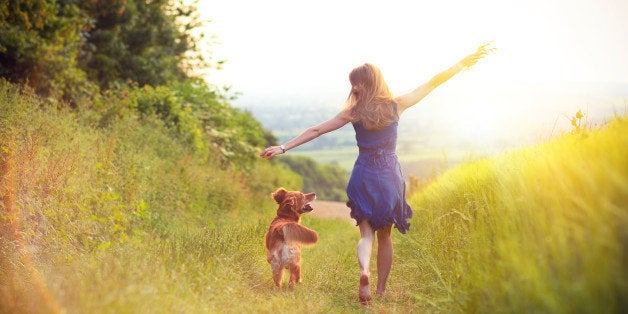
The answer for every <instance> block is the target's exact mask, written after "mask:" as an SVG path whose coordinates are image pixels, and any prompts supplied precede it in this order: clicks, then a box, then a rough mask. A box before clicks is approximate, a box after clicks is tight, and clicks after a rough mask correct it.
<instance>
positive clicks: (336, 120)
mask: <svg viewBox="0 0 628 314" xmlns="http://www.w3.org/2000/svg"><path fill="white" fill-rule="evenodd" d="M349 121H350V118H349V114H348V113H347V112H346V111H341V112H340V113H339V114H337V115H336V116H335V117H333V118H331V119H329V120H327V121H325V122H323V123H321V124H318V125H315V126H312V127H309V128H308V129H307V130H305V131H303V133H301V134H300V135H299V136H297V137H295V138H293V139H291V140H289V141H287V142H286V143H284V144H283V145H280V146H270V147H267V148H266V149H265V150H264V151H263V152H262V153H261V154H260V155H259V156H260V157H262V158H266V159H271V158H273V157H274V156H277V155H279V154H283V153H285V151H288V150H289V149H292V148H295V147H297V146H299V145H301V144H304V143H307V142H309V141H311V140H313V139H315V138H317V137H319V136H321V135H323V134H325V133H328V132H331V131H334V130H337V129H339V128H341V127H343V126H344V125H345V124H347V123H349ZM282 146H283V148H282Z"/></svg>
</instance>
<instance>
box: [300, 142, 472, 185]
mask: <svg viewBox="0 0 628 314" xmlns="http://www.w3.org/2000/svg"><path fill="white" fill-rule="evenodd" d="M290 154H295V155H303V156H308V157H311V158H314V159H315V160H316V161H317V162H319V163H321V164H336V165H339V166H340V167H342V168H343V169H346V170H347V171H351V169H352V168H353V164H354V162H355V159H356V157H357V156H358V149H357V146H351V147H349V146H344V147H340V148H337V149H317V150H295V151H292V152H290ZM397 155H398V156H399V162H400V163H401V167H402V169H403V173H404V176H405V177H406V178H407V177H409V176H416V177H420V178H428V177H433V176H435V175H436V174H438V173H442V172H443V171H445V170H447V169H449V168H451V167H453V166H455V165H457V164H459V163H461V162H465V161H471V160H474V159H477V158H479V157H482V155H477V156H475V155H473V154H471V153H469V152H468V151H465V150H463V149H455V148H454V149H450V150H448V151H444V150H440V151H439V150H435V149H432V150H421V149H419V148H414V149H413V151H408V150H405V151H399V150H398V152H397Z"/></svg>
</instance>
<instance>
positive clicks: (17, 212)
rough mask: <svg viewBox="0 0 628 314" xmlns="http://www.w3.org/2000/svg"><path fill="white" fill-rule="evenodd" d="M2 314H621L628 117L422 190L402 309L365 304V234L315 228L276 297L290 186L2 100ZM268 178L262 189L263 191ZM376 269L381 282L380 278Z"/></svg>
mask: <svg viewBox="0 0 628 314" xmlns="http://www.w3.org/2000/svg"><path fill="white" fill-rule="evenodd" d="M0 97H2V98H0V109H1V110H0V114H2V119H0V126H1V128H0V136H1V137H0V139H1V142H0V144H1V145H0V148H1V152H0V157H1V160H0V161H1V165H2V172H1V177H0V179H1V182H2V184H1V189H0V196H1V199H2V203H1V208H0V209H1V211H0V249H1V250H2V253H3V254H2V255H1V256H0V312H2V313H17V312H20V313H21V312H29V313H31V312H32V313H36V312H44V313H54V312H68V313H170V312H181V313H208V312H209V313H213V312H234V313H235V312H237V313H241V312H256V313H257V312H261V313H267V312H281V313H282V312H302V311H307V312H316V313H320V312H324V313H327V312H341V313H357V312H365V311H367V312H393V313H396V312H399V313H406V312H419V313H443V312H444V313H463V312H464V313H474V312H481V313H494V312H498V313H501V312H506V313H519V312H534V313H573V312H578V313H600V312H602V313H618V312H626V310H627V308H628V305H627V303H626V301H625V299H626V298H625V297H626V295H628V278H627V273H626V270H627V269H628V262H627V259H626V253H625V252H626V248H625V247H626V243H628V233H627V231H626V230H628V228H627V227H628V213H627V210H628V207H627V204H628V162H627V161H628V150H627V149H626V147H628V120H627V119H625V118H621V119H620V118H618V119H616V120H615V121H613V122H611V123H609V124H608V125H607V126H605V127H603V128H602V129H600V130H586V129H585V130H579V131H578V132H577V134H570V135H565V136H562V137H560V138H557V139H555V140H552V141H550V142H547V143H545V144H542V145H538V146H534V147H529V148H526V149H520V150H517V151H513V152H511V153H507V154H503V155H501V156H497V157H494V158H490V159H483V160H479V161H476V162H472V163H465V164H462V165H460V166H458V167H456V168H454V169H452V170H450V171H447V172H446V173H445V174H443V175H441V176H440V177H439V178H437V179H436V180H435V181H434V182H432V183H430V184H429V185H427V186H426V187H424V188H423V189H422V190H420V191H418V192H417V193H415V194H414V195H413V196H412V197H411V198H410V202H411V205H412V206H413V208H414V215H415V216H414V218H413V219H412V220H411V224H412V225H411V230H410V232H409V233H408V234H407V235H401V234H399V233H398V232H396V231H395V232H393V241H394V244H395V257H394V258H395V260H394V263H393V270H392V273H391V276H390V278H389V284H388V294H387V297H386V298H377V297H376V298H375V299H374V301H373V302H372V304H371V305H369V306H368V307H364V306H362V305H360V304H358V302H357V287H358V277H359V271H358V265H357V258H356V255H355V249H356V244H357V241H358V238H359V232H358V229H357V228H356V227H355V226H353V225H352V224H350V223H347V222H346V221H342V220H333V219H316V218H314V217H310V216H307V215H306V216H305V217H304V219H303V224H304V225H306V226H308V227H311V228H313V229H314V230H317V231H318V233H319V237H320V239H319V243H318V244H316V245H315V246H313V247H307V248H304V249H303V261H304V262H303V280H304V281H303V283H301V284H300V285H298V286H297V288H296V289H294V290H290V289H287V288H283V289H277V288H275V287H274V286H273V283H272V279H271V273H270V267H269V265H268V263H267V262H266V259H265V258H266V257H265V255H266V253H265V248H264V245H263V242H262V239H263V235H264V233H265V232H266V229H267V228H268V224H269V222H270V220H271V219H272V217H273V216H274V210H275V205H274V204H273V203H272V201H271V199H270V197H269V194H270V192H271V191H273V190H274V189H275V188H276V187H277V186H280V185H284V186H286V187H288V188H292V187H293V186H296V185H298V184H299V181H298V180H297V179H295V178H293V177H291V176H290V173H288V172H286V171H285V170H284V169H283V168H281V167H276V166H274V165H273V164H272V163H269V162H267V161H260V162H259V163H257V162H256V163H255V164H253V165H251V167H250V168H249V169H247V170H246V171H238V170H235V169H223V168H222V167H221V166H220V165H219V163H218V162H217V161H212V160H211V159H209V160H205V159H203V160H201V159H199V158H198V156H195V155H194V154H193V153H192V152H190V151H188V150H187V149H186V147H185V146H183V145H181V144H180V142H179V141H178V140H177V139H176V138H172V137H171V136H169V133H168V132H167V131H166V130H164V127H163V125H160V124H159V123H157V122H154V121H152V122H151V121H139V120H135V119H123V120H120V121H117V122H115V121H114V122H113V123H112V124H111V126H110V127H107V128H95V127H91V126H89V123H87V125H86V123H83V122H81V119H82V117H81V116H78V115H77V114H76V113H75V112H69V111H64V110H61V111H59V110H47V109H46V108H47V107H46V106H45V105H43V104H42V103H41V101H40V100H37V99H35V98H34V97H31V96H28V93H23V92H19V93H18V92H15V91H10V90H7V89H3V90H1V92H0ZM253 179H254V180H253ZM375 265H376V262H375V257H374V256H373V261H372V266H373V267H372V273H373V277H372V279H373V282H375V281H376V280H377V278H376V277H377V276H376V271H375Z"/></svg>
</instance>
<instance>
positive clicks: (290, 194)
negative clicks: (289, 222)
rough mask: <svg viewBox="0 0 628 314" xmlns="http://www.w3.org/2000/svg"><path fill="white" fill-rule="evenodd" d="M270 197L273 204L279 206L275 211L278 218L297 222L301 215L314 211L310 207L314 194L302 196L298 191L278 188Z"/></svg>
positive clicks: (314, 197)
mask: <svg viewBox="0 0 628 314" xmlns="http://www.w3.org/2000/svg"><path fill="white" fill-rule="evenodd" d="M272 196H273V199H274V200H275V202H277V204H279V208H278V209H277V216H279V217H283V218H290V219H294V220H296V221H298V220H299V218H300V217H301V214H303V213H307V212H311V211H312V210H314V208H312V206H311V205H310V202H312V201H313V200H314V199H316V194H314V193H307V194H303V193H301V192H299V191H288V190H286V189H284V188H279V189H277V191H275V192H274V193H273V194H272Z"/></svg>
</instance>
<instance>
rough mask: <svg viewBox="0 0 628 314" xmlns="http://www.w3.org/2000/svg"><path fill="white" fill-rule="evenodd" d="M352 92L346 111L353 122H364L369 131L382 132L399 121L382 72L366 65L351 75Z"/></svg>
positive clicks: (356, 69)
mask: <svg viewBox="0 0 628 314" xmlns="http://www.w3.org/2000/svg"><path fill="white" fill-rule="evenodd" d="M349 82H351V92H349V97H348V98H347V104H346V106H345V109H344V110H345V111H346V112H347V113H348V114H349V117H350V119H351V122H362V124H364V127H365V128H366V129H368V130H381V129H383V128H385V127H387V126H389V125H391V124H392V123H393V122H395V121H396V120H397V115H396V114H395V111H394V108H393V98H392V94H391V93H390V90H389V89H388V84H386V81H384V77H383V75H382V72H381V71H380V70H379V69H378V68H377V67H376V66H374V65H372V64H369V63H365V64H363V65H361V66H359V67H357V68H355V69H353V70H352V71H351V73H349Z"/></svg>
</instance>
